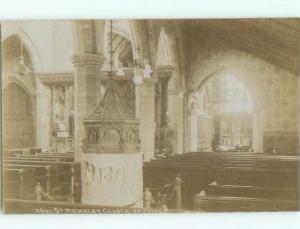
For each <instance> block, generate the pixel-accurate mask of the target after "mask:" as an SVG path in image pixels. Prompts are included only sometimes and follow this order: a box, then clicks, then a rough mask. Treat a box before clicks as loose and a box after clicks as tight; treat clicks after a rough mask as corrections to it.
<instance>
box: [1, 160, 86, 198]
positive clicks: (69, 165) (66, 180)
mask: <svg viewBox="0 0 300 229" xmlns="http://www.w3.org/2000/svg"><path fill="white" fill-rule="evenodd" d="M36 159H38V158H30V159H28V160H27V159H26V158H13V159H4V160H3V163H5V164H7V165H9V166H12V165H14V166H17V165H18V166H20V167H27V169H30V168H31V167H35V168H37V167H40V168H42V167H44V168H47V167H51V168H55V176H50V175H49V173H47V174H46V177H44V180H45V181H47V183H46V190H47V191H46V193H47V194H49V193H50V195H51V192H50V190H51V189H53V187H54V186H56V187H57V189H60V198H63V197H64V196H65V197H66V196H70V197H71V199H72V201H73V200H74V195H75V193H78V191H77V189H79V188H80V182H81V181H80V164H79V163H73V162H61V161H59V159H55V160H54V161H53V160H48V159H47V158H39V160H36ZM35 173H36V171H35ZM38 174H39V173H38ZM76 199H77V200H78V199H79V197H78V196H77V197H76Z"/></svg>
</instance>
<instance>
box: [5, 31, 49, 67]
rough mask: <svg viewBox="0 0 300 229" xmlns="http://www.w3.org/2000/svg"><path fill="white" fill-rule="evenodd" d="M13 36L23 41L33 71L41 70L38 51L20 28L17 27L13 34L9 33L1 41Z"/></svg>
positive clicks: (41, 65)
mask: <svg viewBox="0 0 300 229" xmlns="http://www.w3.org/2000/svg"><path fill="white" fill-rule="evenodd" d="M14 36H15V37H16V38H17V39H18V40H20V41H22V42H23V45H24V48H25V49H26V50H27V52H28V54H29V57H30V60H31V62H32V67H33V69H34V71H42V70H43V64H42V61H41V57H40V55H39V52H38V50H37V48H36V47H35V46H34V44H33V42H32V40H31V39H30V37H29V36H28V35H27V34H26V33H25V32H24V31H23V30H22V29H19V30H18V31H17V32H16V33H13V34H10V35H9V36H6V37H4V38H3V40H2V42H5V41H6V40H8V39H10V38H12V37H14Z"/></svg>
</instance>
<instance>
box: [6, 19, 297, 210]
mask: <svg viewBox="0 0 300 229" xmlns="http://www.w3.org/2000/svg"><path fill="white" fill-rule="evenodd" d="M298 28H299V19H292V18H291V19H229V20H221V19H220V20H219V19H211V20H135V19H133V20H129V19H128V20H117V19H113V20H62V21H35V22H33V21H4V22H1V33H2V34H1V35H2V41H1V46H2V47H1V48H2V49H1V50H2V56H3V58H2V66H3V69H2V70H3V71H2V75H3V77H2V81H3V84H2V85H3V87H2V95H3V96H2V98H3V101H2V103H3V112H2V117H3V118H2V121H3V130H2V135H3V146H2V167H1V168H2V171H3V194H4V195H3V199H4V211H5V212H9V213H14V212H15V213H42V212H48V213H53V211H54V209H56V206H57V207H59V208H60V209H61V211H59V212H60V213H70V212H71V213H84V211H87V213H91V212H93V211H95V212H96V213H109V212H110V213H113V212H115V213H116V212H117V211H120V213H122V212H141V213H142V212H145V213H146V212H183V211H192V212H194V211H195V212H211V211H212V212H220V211H285V210H286V211H294V210H298V209H299V208H298V205H299V197H298V192H299V188H298V184H299V181H298V180H299V176H298V170H299V155H300V153H299V148H300V147H299V125H300V121H299V120H300V113H299V107H300V103H299V91H300V77H299V63H298V61H297V60H298V59H299V53H300V45H299V42H298V41H299V38H300V33H299V29H298ZM45 43H46V44H47V45H45ZM64 209H68V210H67V211H65V210H64ZM105 209H106V210H105ZM56 210H57V209H56ZM105 211H108V212H105ZM54 213H56V212H55V211H54ZM117 213H118V212H117Z"/></svg>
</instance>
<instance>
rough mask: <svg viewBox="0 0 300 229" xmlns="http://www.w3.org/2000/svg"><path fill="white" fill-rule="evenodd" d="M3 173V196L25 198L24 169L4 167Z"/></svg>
mask: <svg viewBox="0 0 300 229" xmlns="http://www.w3.org/2000/svg"><path fill="white" fill-rule="evenodd" d="M2 173H3V183H2V184H3V187H2V191H3V197H4V198H19V199H21V198H23V194H24V192H23V186H24V169H16V168H5V167H4V168H2Z"/></svg>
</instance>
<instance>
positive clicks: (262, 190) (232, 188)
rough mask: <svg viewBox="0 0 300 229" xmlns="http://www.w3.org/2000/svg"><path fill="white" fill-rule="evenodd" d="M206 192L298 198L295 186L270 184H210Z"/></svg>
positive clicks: (268, 197)
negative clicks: (271, 185) (272, 185)
mask: <svg viewBox="0 0 300 229" xmlns="http://www.w3.org/2000/svg"><path fill="white" fill-rule="evenodd" d="M207 192H208V193H209V195H212V196H231V197H249V198H264V199H276V198H277V199H290V200H298V198H299V193H298V189H296V188H286V187H270V186H267V187H266V186H241V185H219V184H211V185H209V186H208V190H207Z"/></svg>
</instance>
